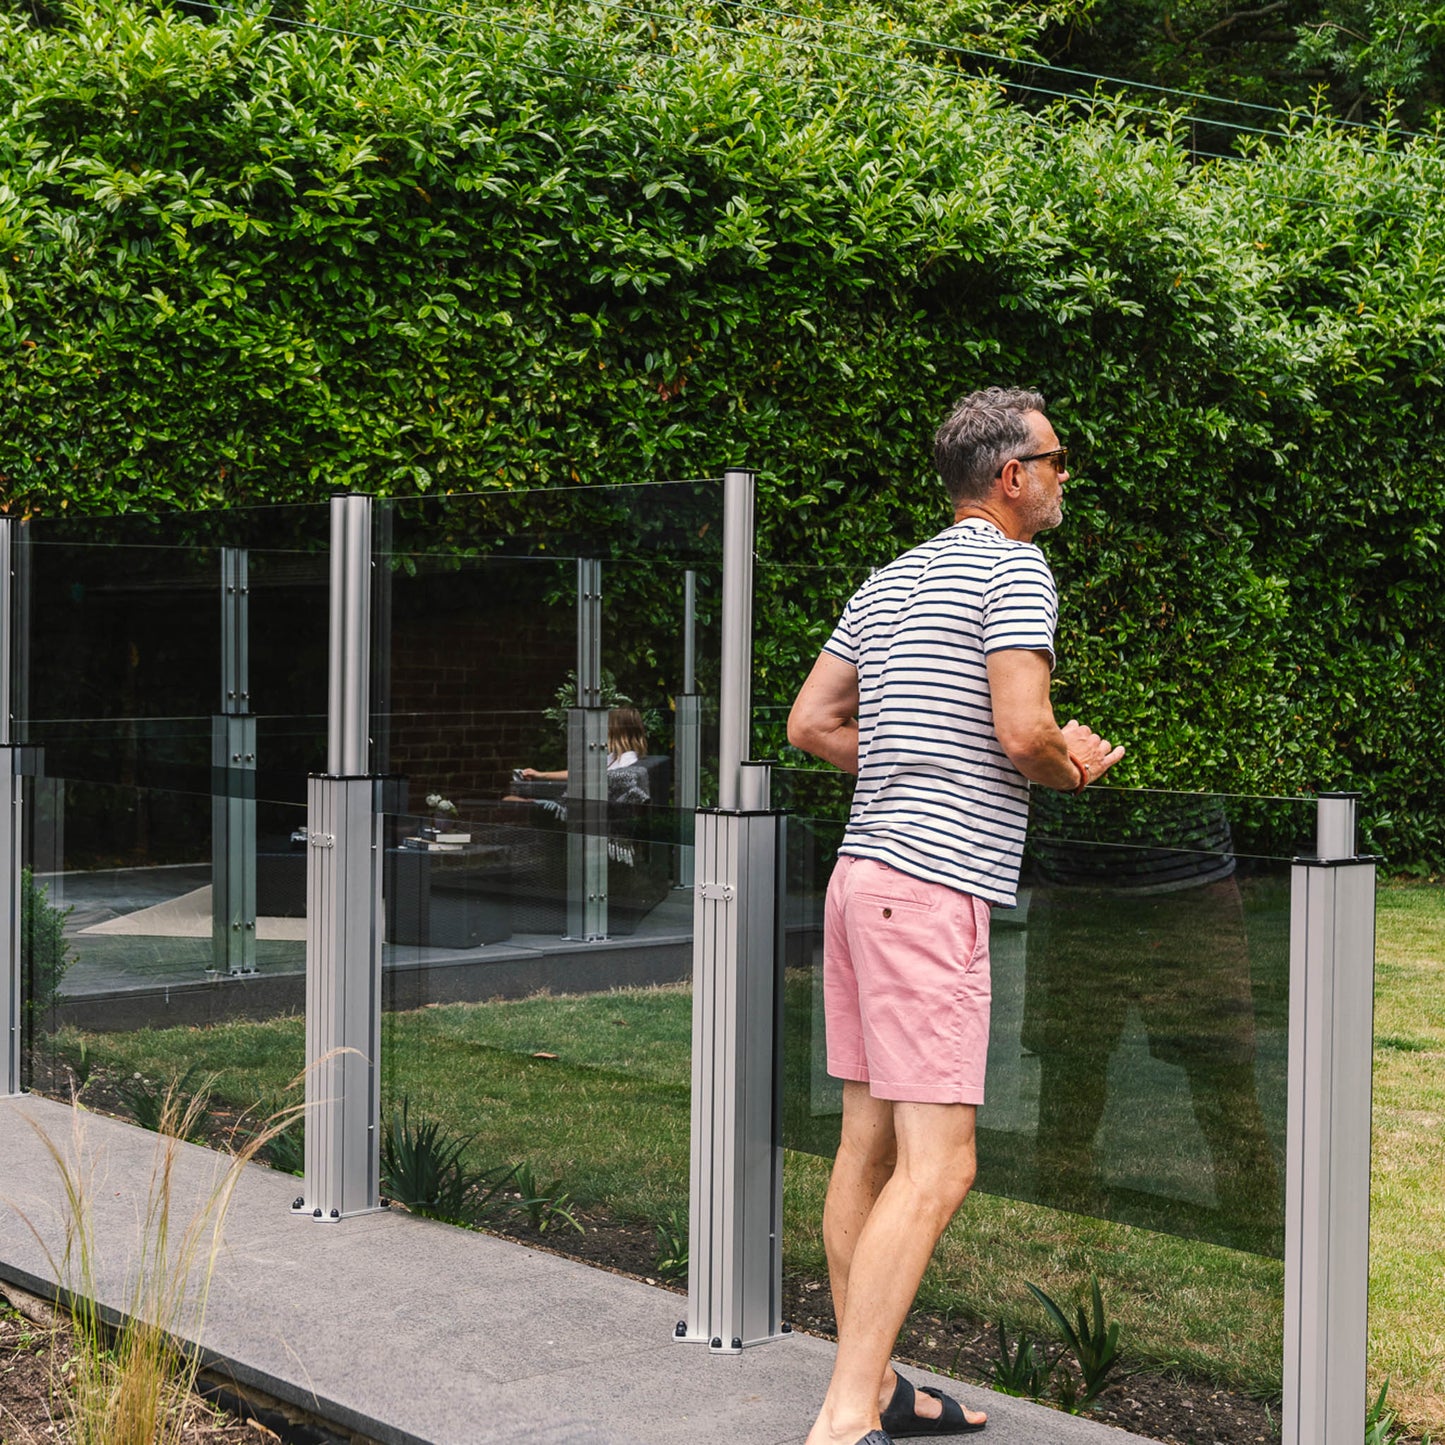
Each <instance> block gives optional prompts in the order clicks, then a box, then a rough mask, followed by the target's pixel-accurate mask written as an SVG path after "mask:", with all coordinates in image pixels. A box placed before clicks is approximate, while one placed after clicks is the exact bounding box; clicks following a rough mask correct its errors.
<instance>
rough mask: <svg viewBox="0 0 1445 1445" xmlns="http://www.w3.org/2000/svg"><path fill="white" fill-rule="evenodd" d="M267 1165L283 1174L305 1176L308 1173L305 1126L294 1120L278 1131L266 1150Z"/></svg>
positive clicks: (298, 1120) (301, 1122)
mask: <svg viewBox="0 0 1445 1445" xmlns="http://www.w3.org/2000/svg"><path fill="white" fill-rule="evenodd" d="M265 1155H266V1163H267V1164H269V1165H270V1166H271V1168H272V1169H279V1170H280V1171H281V1172H282V1173H283V1174H304V1173H305V1172H306V1133H305V1124H304V1122H303V1121H302V1120H300V1119H294V1120H292V1122H291V1123H289V1124H287V1125H286V1127H285V1128H283V1129H280V1130H278V1131H277V1132H276V1133H275V1134H274V1135H273V1136H272V1138H271V1142H270V1143H269V1144H267V1145H266V1149H265Z"/></svg>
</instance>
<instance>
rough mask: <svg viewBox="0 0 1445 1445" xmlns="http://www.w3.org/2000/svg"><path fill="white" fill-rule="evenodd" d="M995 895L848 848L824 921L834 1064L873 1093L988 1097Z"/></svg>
mask: <svg viewBox="0 0 1445 1445" xmlns="http://www.w3.org/2000/svg"><path fill="white" fill-rule="evenodd" d="M988 924H989V905H988V904H987V903H986V902H984V900H983V899H982V898H975V897H974V896H973V895H972V894H969V893H960V892H958V890H957V889H954V888H945V887H944V886H943V885H942V884H941V883H926V882H924V881H923V880H922V879H920V878H912V877H910V876H909V875H908V874H906V873H900V872H899V871H898V870H897V869H896V868H890V867H889V866H888V865H887V864H886V863H876V862H874V861H873V859H871V858H852V857H847V856H844V857H840V858H839V859H838V863H837V866H836V867H835V868H834V869H833V878H832V881H831V882H830V883H829V884H828V902H827V910H826V913H825V916H824V924H823V1009H824V1015H825V1019H826V1023H827V1030H828V1072H829V1073H830V1074H832V1075H833V1077H834V1078H836V1079H852V1080H856V1081H857V1082H859V1083H866V1084H867V1085H868V1092H869V1093H870V1094H872V1095H873V1097H874V1098H875V1099H898V1100H908V1101H910V1102H912V1103H916V1104H981V1103H983V1076H984V1069H985V1066H986V1065H987V1063H988V1011H989V1001H990V991H989V972H988Z"/></svg>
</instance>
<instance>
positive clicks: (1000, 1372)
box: [990, 1325, 1072, 1400]
mask: <svg viewBox="0 0 1445 1445" xmlns="http://www.w3.org/2000/svg"><path fill="white" fill-rule="evenodd" d="M1053 1373H1054V1365H1053V1361H1052V1360H1050V1359H1049V1358H1048V1356H1047V1355H1046V1354H1045V1353H1044V1351H1043V1350H1042V1349H1041V1348H1040V1347H1039V1346H1038V1345H1036V1344H1035V1343H1034V1342H1033V1340H1031V1339H1030V1338H1029V1337H1028V1335H1026V1334H1020V1335H1019V1337H1018V1340H1017V1342H1016V1344H1015V1346H1014V1349H1013V1351H1012V1352H1010V1350H1009V1343H1008V1335H1007V1334H1005V1333H1004V1327H1003V1326H1002V1325H999V1327H998V1358H997V1359H996V1360H995V1361H994V1362H993V1368H992V1371H991V1372H990V1382H991V1384H992V1385H993V1388H994V1389H995V1390H997V1391H999V1392H1000V1393H1001V1394H1004V1395H1017V1396H1018V1397H1019V1398H1020V1399H1024V1400H1039V1399H1042V1398H1043V1395H1044V1391H1045V1390H1047V1389H1048V1386H1049V1379H1050V1377H1051V1376H1052V1375H1053ZM1070 1383H1072V1382H1070Z"/></svg>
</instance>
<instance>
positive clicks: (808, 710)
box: [788, 652, 858, 774]
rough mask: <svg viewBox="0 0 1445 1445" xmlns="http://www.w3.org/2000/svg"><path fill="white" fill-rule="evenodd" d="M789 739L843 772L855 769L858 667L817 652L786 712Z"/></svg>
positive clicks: (831, 655) (856, 765) (856, 755)
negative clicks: (815, 659) (789, 709)
mask: <svg viewBox="0 0 1445 1445" xmlns="http://www.w3.org/2000/svg"><path fill="white" fill-rule="evenodd" d="M788 741H789V742H790V743H792V745H793V746H794V747H795V748H802V750H803V751H804V752H805V753H812V755H813V756H814V757H815V758H822V759H823V761H824V762H825V763H832V765H833V766H834V767H835V768H841V769H842V770H843V771H844V772H845V773H854V774H856V773H857V771H858V669H857V668H855V667H854V666H853V664H852V663H849V662H844V661H843V659H842V658H840V657H834V656H833V654H832V653H831V652H820V653H819V654H818V660H817V662H815V663H814V664H813V670H812V672H810V673H809V674H808V680H807V681H806V682H805V683H804V684H803V685H802V687H801V688H799V689H798V696H797V698H796V700H795V701H794V703H793V710H792V712H790V713H789V714H788Z"/></svg>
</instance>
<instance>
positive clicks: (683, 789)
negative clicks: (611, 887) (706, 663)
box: [672, 568, 702, 888]
mask: <svg viewBox="0 0 1445 1445" xmlns="http://www.w3.org/2000/svg"><path fill="white" fill-rule="evenodd" d="M673 706H674V709H675V711H674V714H673V748H672V756H673V788H672V792H673V807H674V809H675V813H674V816H675V817H677V818H678V819H679V820H681V819H683V818H685V817H687V816H688V815H689V814H691V813H694V812H696V811H697V803H698V798H699V797H700V796H701V790H702V699H701V698H700V697H699V696H698V694H697V573H696V572H695V571H693V570H692V569H691V568H689V569H688V570H687V571H686V572H684V573H683V574H682V692H681V693H679V694H678V696H677V697H676V698H674V699H673ZM695 852H696V850H695V848H694V847H693V845H692V844H691V843H679V844H678V845H677V847H676V848H675V849H674V860H673V866H674V875H675V877H676V879H677V885H676V886H677V887H679V888H691V887H692V883H693V860H694V856H695Z"/></svg>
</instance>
